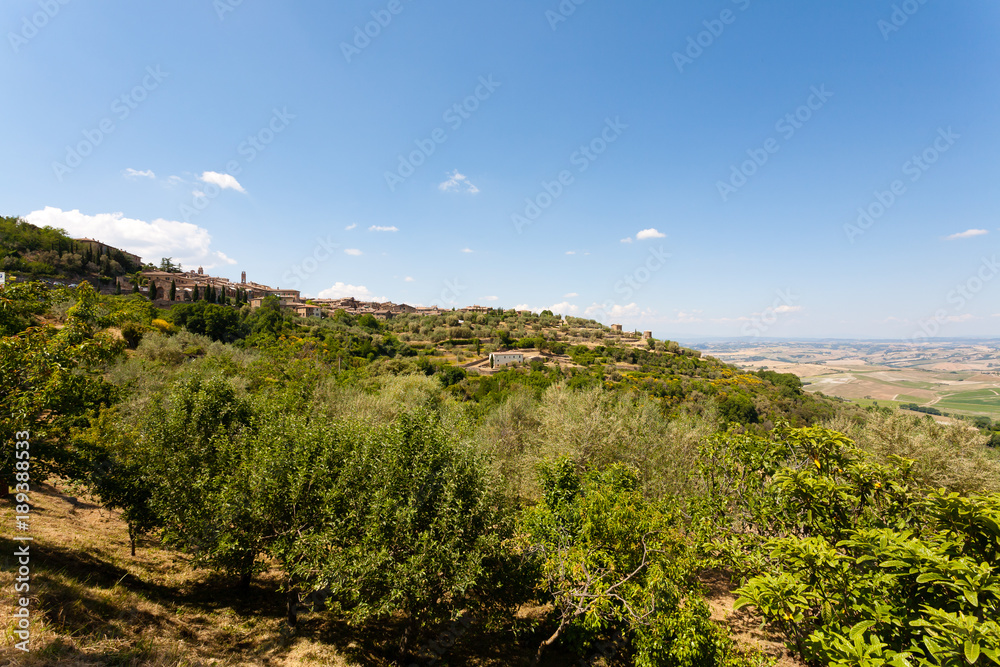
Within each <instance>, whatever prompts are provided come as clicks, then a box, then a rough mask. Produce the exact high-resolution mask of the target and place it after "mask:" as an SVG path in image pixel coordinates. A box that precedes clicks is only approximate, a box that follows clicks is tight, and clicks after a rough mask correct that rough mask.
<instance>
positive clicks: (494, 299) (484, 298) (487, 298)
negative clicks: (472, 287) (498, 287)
mask: <svg viewBox="0 0 1000 667" xmlns="http://www.w3.org/2000/svg"><path fill="white" fill-rule="evenodd" d="M499 300H500V297H498V296H484V297H483V301H499Z"/></svg>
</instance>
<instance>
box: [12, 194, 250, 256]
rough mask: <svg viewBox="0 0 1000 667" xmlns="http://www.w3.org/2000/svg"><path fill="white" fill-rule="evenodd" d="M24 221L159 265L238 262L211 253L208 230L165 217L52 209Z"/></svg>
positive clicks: (220, 254)
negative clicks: (166, 261) (166, 262)
mask: <svg viewBox="0 0 1000 667" xmlns="http://www.w3.org/2000/svg"><path fill="white" fill-rule="evenodd" d="M24 219H25V220H27V221H28V222H30V223H31V224H33V225H38V226H39V227H44V226H45V225H49V226H51V227H56V228H59V229H65V230H66V233H68V234H69V235H70V236H72V237H74V238H84V237H85V238H91V239H97V240H98V241H101V242H103V243H107V244H108V245H111V246H114V247H116V248H121V249H122V250H126V251H128V252H131V253H135V254H136V255H139V256H140V257H142V258H143V260H144V261H147V262H152V263H153V264H159V263H160V258H162V257H172V258H173V260H174V262H180V263H181V264H183V265H184V266H185V267H188V268H190V267H196V266H199V265H200V266H203V267H205V268H206V269H209V268H213V267H215V266H218V265H219V261H222V262H224V263H226V264H233V263H235V260H232V259H230V258H228V257H226V256H225V255H224V254H222V253H220V252H218V251H213V250H211V248H210V246H211V244H212V235H211V234H209V233H208V230H207V229H204V228H202V227H199V226H197V225H193V224H191V223H190V222H178V221H176V220H164V219H162V218H158V219H156V220H153V221H152V222H146V221H145V220H137V219H133V218H126V217H125V214H124V213H98V214H97V215H86V214H84V213H81V212H80V211H79V210H77V209H74V210H72V211H63V210H62V209H59V208H54V207H51V206H46V207H45V208H44V209H42V210H41V211H32V212H31V213H29V214H28V215H26V216H24Z"/></svg>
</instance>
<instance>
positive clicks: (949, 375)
mask: <svg viewBox="0 0 1000 667" xmlns="http://www.w3.org/2000/svg"><path fill="white" fill-rule="evenodd" d="M693 347H695V348H696V349H699V350H702V351H703V352H705V353H706V354H710V355H712V356H714V357H716V358H718V359H720V360H722V361H725V362H726V363H730V364H734V365H736V366H739V367H741V368H748V369H754V370H757V369H761V368H767V369H770V370H775V371H779V372H782V373H795V374H796V375H798V376H799V377H800V378H802V381H803V382H804V383H806V387H805V388H806V389H807V390H808V391H814V392H822V393H824V394H826V395H828V396H839V397H841V398H845V399H848V400H851V401H855V402H858V403H860V404H871V403H878V404H879V405H885V404H891V405H902V404H907V403H916V404H917V405H920V406H924V407H934V408H936V409H938V410H941V411H942V412H949V413H955V414H958V415H985V416H988V417H990V418H992V419H1000V340H985V341H978V340H976V341H943V342H927V343H907V342H895V341H885V342H883V341H823V340H818V341H722V342H709V343H700V344H696V345H693Z"/></svg>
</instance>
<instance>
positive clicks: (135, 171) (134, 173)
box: [122, 167, 156, 179]
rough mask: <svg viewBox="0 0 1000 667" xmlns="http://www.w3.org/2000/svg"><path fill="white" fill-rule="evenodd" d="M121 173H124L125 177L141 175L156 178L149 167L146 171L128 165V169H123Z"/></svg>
mask: <svg viewBox="0 0 1000 667" xmlns="http://www.w3.org/2000/svg"><path fill="white" fill-rule="evenodd" d="M122 174H124V176H125V178H131V179H135V178H138V177H139V176H142V177H143V178H156V174H154V173H153V171H152V170H151V169H147V170H146V171H139V170H138V169H133V168H132V167H129V168H128V169H126V170H125V171H123V172H122Z"/></svg>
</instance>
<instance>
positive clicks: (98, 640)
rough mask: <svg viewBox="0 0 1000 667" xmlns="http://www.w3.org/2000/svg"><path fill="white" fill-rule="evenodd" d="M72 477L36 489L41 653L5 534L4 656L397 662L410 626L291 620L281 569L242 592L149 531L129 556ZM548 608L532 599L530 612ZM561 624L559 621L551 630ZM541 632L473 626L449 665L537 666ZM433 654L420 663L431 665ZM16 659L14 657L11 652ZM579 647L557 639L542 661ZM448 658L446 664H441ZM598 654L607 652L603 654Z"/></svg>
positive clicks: (114, 526)
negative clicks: (26, 631)
mask: <svg viewBox="0 0 1000 667" xmlns="http://www.w3.org/2000/svg"><path fill="white" fill-rule="evenodd" d="M71 493H72V492H71V491H69V490H68V489H66V488H64V487H59V488H57V487H53V486H49V485H44V486H40V487H37V491H36V493H35V494H34V497H33V499H34V501H35V503H36V505H34V506H33V509H32V526H31V531H30V534H31V535H32V536H33V537H34V539H35V542H34V543H33V545H32V557H31V568H32V573H31V576H32V581H31V585H32V592H31V604H32V607H31V611H32V642H31V652H30V653H28V654H24V653H22V652H20V651H17V650H14V649H13V648H12V647H13V644H14V642H15V638H14V635H13V630H14V622H13V619H12V618H11V613H12V612H13V611H14V606H13V605H14V590H13V585H14V581H13V574H12V573H11V570H12V568H11V567H10V565H12V563H13V561H12V559H11V557H10V556H9V554H12V553H13V552H14V548H15V546H14V541H13V540H12V539H10V531H7V530H6V529H5V530H4V535H3V536H2V537H0V550H2V553H3V554H5V555H4V556H3V559H4V561H3V562H4V568H3V572H2V573H0V591H3V594H2V595H0V617H2V618H3V621H2V625H0V665H11V666H14V665H17V666H20V665H25V666H30V667H35V666H41V665H55V664H58V665H154V666H167V665H171V666H173V665H220V666H222V665H226V666H228V665H267V666H285V665H334V666H338V667H340V666H344V667H346V666H348V665H378V666H383V665H384V666H387V665H390V664H392V663H391V662H390V661H388V660H387V659H386V658H385V657H384V656H386V655H389V647H390V645H391V643H393V642H395V640H396V639H397V638H398V637H399V636H400V631H399V630H398V629H397V628H396V627H394V626H395V623H393V622H389V623H385V624H382V625H381V626H378V627H368V628H351V627H348V626H346V625H344V624H343V623H340V622H337V621H334V620H331V617H330V615H328V614H324V613H312V612H304V613H302V614H301V615H300V619H299V628H298V631H297V632H296V633H295V634H292V633H290V632H289V631H288V630H287V626H286V625H285V610H284V606H283V604H282V601H283V596H282V595H281V593H280V592H279V582H278V581H277V579H276V577H274V576H271V575H269V574H264V575H262V576H260V577H258V578H257V580H256V581H255V583H254V585H253V586H252V588H251V590H250V591H249V592H248V593H246V594H241V593H240V592H239V591H238V590H237V589H236V588H235V587H234V586H233V582H231V581H227V580H225V579H224V578H221V577H218V576H216V575H213V574H212V573H211V572H207V571H202V570H195V569H193V568H192V567H191V566H190V563H189V560H188V558H187V557H186V556H184V555H183V554H180V553H178V552H176V551H173V550H170V549H166V548H163V547H161V546H160V545H159V543H158V542H157V541H155V540H150V539H147V540H141V541H140V543H139V548H138V550H137V555H136V556H135V557H134V558H133V557H132V556H130V555H129V548H128V534H127V530H126V527H125V524H124V523H123V522H122V521H121V520H120V519H119V518H118V516H117V514H116V513H114V512H109V511H108V510H105V509H102V508H101V507H99V506H97V505H94V504H91V503H90V502H87V501H84V500H82V499H79V500H78V499H75V498H73V497H72V495H70V494H71ZM13 523H14V510H13V503H12V502H11V501H10V500H0V525H3V526H5V527H6V526H12V525H13ZM541 611H543V610H541V609H531V610H524V611H522V613H521V614H520V616H521V618H522V619H524V620H528V619H530V618H534V617H536V616H538V615H539V614H540V612H541ZM549 632H551V630H549ZM539 635H540V633H539V632H537V631H536V632H534V633H529V634H528V636H526V637H524V638H523V639H522V641H521V642H518V643H515V642H514V641H513V638H512V637H511V636H510V634H509V633H503V634H499V633H496V634H489V633H486V632H484V631H483V629H481V628H477V627H475V626H473V627H472V628H471V629H470V631H469V632H468V633H467V634H466V635H465V636H463V637H462V638H461V639H460V641H459V642H458V643H457V644H456V646H455V647H454V648H453V649H452V650H451V651H450V652H449V655H448V657H450V658H451V659H452V662H451V664H462V665H478V666H482V667H487V666H489V667H501V666H509V665H527V664H529V662H530V660H529V658H530V656H531V655H533V648H532V647H535V646H537V643H538V639H536V637H537V636H539ZM432 657H433V654H431V653H426V652H425V655H424V656H423V657H422V659H421V660H419V661H418V662H419V663H420V664H428V662H429V661H430V659H431V658H432ZM8 660H9V662H8ZM576 660H577V658H574V657H573V656H570V655H567V654H560V653H559V652H558V651H557V650H554V651H553V652H552V653H551V654H550V655H549V656H548V658H547V659H546V660H545V661H543V664H544V665H552V666H563V665H567V666H568V665H572V664H575V663H576ZM438 664H448V663H438ZM593 664H594V665H600V664H602V663H601V662H595V663H593Z"/></svg>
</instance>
